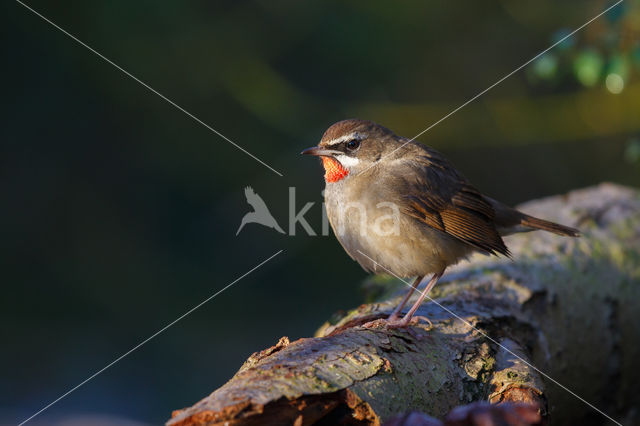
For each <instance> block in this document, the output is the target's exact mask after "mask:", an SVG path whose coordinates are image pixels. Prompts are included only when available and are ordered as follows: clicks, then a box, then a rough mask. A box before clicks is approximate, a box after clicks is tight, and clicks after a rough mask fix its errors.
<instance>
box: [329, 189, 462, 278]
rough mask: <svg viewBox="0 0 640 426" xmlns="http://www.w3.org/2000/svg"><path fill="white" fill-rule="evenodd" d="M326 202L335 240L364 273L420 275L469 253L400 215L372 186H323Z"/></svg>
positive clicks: (439, 233) (406, 216) (449, 239)
mask: <svg viewBox="0 0 640 426" xmlns="http://www.w3.org/2000/svg"><path fill="white" fill-rule="evenodd" d="M355 191H357V192H355ZM325 203H326V209H327V217H328V218H329V222H330V223H331V227H332V228H333V231H334V234H335V235H336V237H337V239H338V241H339V242H340V244H342V246H343V247H344V249H345V250H346V251H347V253H348V254H349V255H350V256H351V257H352V258H353V259H354V260H356V261H357V262H358V263H359V264H360V265H361V266H362V267H363V268H364V269H365V270H367V271H370V272H377V273H388V271H391V272H392V273H393V274H395V275H398V276H400V277H404V278H409V277H414V276H422V275H427V274H432V273H436V272H439V271H441V270H443V269H444V268H445V267H446V266H448V265H451V264H455V263H457V262H458V261H459V260H460V259H462V258H465V257H466V256H467V255H468V254H469V253H470V252H471V248H470V247H469V246H467V245H466V244H464V243H461V242H460V241H458V240H456V239H454V238H453V237H450V236H448V235H447V234H445V233H443V232H440V231H437V230H435V229H432V228H429V227H428V226H426V225H424V224H422V223H420V222H418V221H416V220H415V219H413V218H412V217H410V216H408V215H406V214H404V213H403V212H402V206H401V205H400V204H399V203H397V202H394V201H390V200H389V199H387V198H386V197H383V196H380V191H379V190H377V189H376V187H375V185H348V184H347V185H345V184H344V182H336V183H331V184H327V188H326V189H325ZM387 270H388V271H387Z"/></svg>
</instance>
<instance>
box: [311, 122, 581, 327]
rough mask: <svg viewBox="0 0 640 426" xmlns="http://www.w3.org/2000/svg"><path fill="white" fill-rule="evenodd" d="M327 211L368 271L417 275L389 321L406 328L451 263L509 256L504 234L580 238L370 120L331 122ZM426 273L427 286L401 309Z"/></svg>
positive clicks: (323, 144)
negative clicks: (492, 194)
mask: <svg viewBox="0 0 640 426" xmlns="http://www.w3.org/2000/svg"><path fill="white" fill-rule="evenodd" d="M302 154H305V155H314V156H319V157H320V158H321V160H322V164H323V166H324V170H325V175H324V178H325V181H326V188H325V191H324V197H325V205H326V210H327V216H328V218H329V222H330V224H331V227H332V228H333V231H334V234H335V235H336V237H337V239H338V241H339V242H340V244H341V245H342V247H343V248H344V249H345V251H346V252H347V253H348V254H349V256H351V258H353V259H354V260H356V261H357V262H358V263H359V264H360V265H361V266H362V267H363V268H364V269H365V270H366V271H367V272H373V273H385V272H391V274H393V275H396V276H398V277H401V278H411V277H416V278H415V281H414V282H413V285H412V289H411V290H410V291H409V292H408V293H407V295H406V296H405V297H404V300H402V302H401V303H400V304H399V305H398V306H397V308H396V309H395V310H394V311H393V313H392V314H391V315H390V316H389V318H388V319H387V320H386V324H387V326H389V327H390V328H398V327H406V326H407V325H409V323H410V321H411V319H412V316H413V314H414V313H415V312H416V310H417V309H418V307H419V306H420V304H421V303H422V301H423V299H424V297H425V296H426V295H427V294H428V293H429V291H430V290H431V289H432V288H433V286H434V285H435V284H436V283H437V282H438V279H439V278H440V277H442V275H443V274H444V272H445V270H446V269H447V267H449V266H451V265H454V264H456V263H458V262H459V261H460V260H462V259H465V258H467V257H468V256H469V255H470V254H471V253H473V252H480V253H484V254H487V255H496V256H497V255H503V256H508V257H510V253H509V249H508V248H507V246H506V245H505V243H504V241H503V240H502V236H504V235H508V234H512V233H516V232H527V231H533V230H543V231H548V232H553V233H555V234H558V235H563V236H570V237H577V236H579V232H578V230H577V229H574V228H570V227H568V226H564V225H559V224H557V223H553V222H549V221H546V220H542V219H538V218H535V217H532V216H529V215H527V214H525V213H522V212H520V211H518V210H516V209H513V208H511V207H508V206H506V205H505V204H503V203H501V202H499V201H496V200H494V199H492V198H489V197H487V196H485V195H483V194H482V193H481V192H480V191H478V190H477V189H476V188H475V187H474V186H473V185H472V184H471V183H470V182H469V181H468V180H467V179H466V178H465V177H464V176H463V175H462V174H461V173H460V172H459V171H458V170H456V168H455V167H454V166H453V165H452V164H451V163H450V162H449V161H448V160H447V159H446V158H445V157H444V156H443V155H442V154H440V153H439V152H437V151H436V150H434V149H431V148H429V147H427V146H425V145H422V144H420V143H418V142H415V141H413V140H409V139H407V138H403V137H400V136H397V135H396V134H394V133H393V132H392V131H391V130H389V129H387V128H385V127H383V126H380V125H378V124H376V123H374V122H371V121H367V120H358V119H349V120H344V121H340V122H337V123H335V124H333V125H332V126H331V127H329V129H327V131H326V132H325V133H324V135H323V136H322V139H321V140H320V143H319V144H318V146H315V147H312V148H309V149H306V150H304V151H303V152H302ZM428 275H432V277H431V279H430V280H429V282H428V283H427V285H426V288H425V290H424V292H423V293H422V295H421V296H420V297H419V298H418V300H417V301H416V302H415V303H414V305H413V306H412V307H411V309H409V311H408V312H407V313H406V314H405V315H404V317H401V312H402V310H403V308H404V306H405V304H406V303H407V301H408V300H409V298H410V297H411V294H412V293H413V291H414V290H415V289H416V288H417V287H418V285H419V284H420V282H421V281H422V280H423V279H424V278H425V277H426V276H428Z"/></svg>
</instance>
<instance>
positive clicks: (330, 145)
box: [302, 118, 403, 183]
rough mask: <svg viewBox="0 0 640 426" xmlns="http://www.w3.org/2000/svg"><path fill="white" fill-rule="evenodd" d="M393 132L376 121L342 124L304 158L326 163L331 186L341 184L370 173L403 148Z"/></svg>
mask: <svg viewBox="0 0 640 426" xmlns="http://www.w3.org/2000/svg"><path fill="white" fill-rule="evenodd" d="M402 143H403V142H402V139H400V138H399V137H398V136H396V135H395V134H394V133H393V132H392V131H391V130H389V129H387V128H386V127H383V126H380V125H379V124H376V123H374V122H373V121H368V120H359V119H355V118H352V119H348V120H343V121H338V122H337V123H335V124H333V125H332V126H331V127H329V128H328V129H327V131H326V132H324V135H322V139H321V140H320V143H319V144H318V146H314V147H312V148H308V149H305V150H304V151H302V154H304V155H315V156H319V157H320V158H321V159H322V164H323V166H324V170H325V179H326V181H327V182H329V183H331V182H337V181H340V180H342V179H344V178H346V177H347V176H349V175H355V174H358V173H359V172H361V171H364V170H367V169H369V168H370V167H372V166H373V165H375V163H376V162H378V161H379V160H380V159H381V158H382V157H384V156H385V155H386V154H388V153H391V152H392V151H394V150H395V149H396V148H397V147H399V146H400V145H401V144H402Z"/></svg>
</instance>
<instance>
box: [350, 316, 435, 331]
mask: <svg viewBox="0 0 640 426" xmlns="http://www.w3.org/2000/svg"><path fill="white" fill-rule="evenodd" d="M420 320H424V321H426V322H427V323H429V329H431V328H433V323H432V322H431V320H430V319H429V318H427V317H423V316H414V317H411V318H407V317H406V316H405V317H404V318H400V317H399V316H398V315H391V316H389V318H387V319H383V318H380V319H377V320H373V321H369V322H366V323H364V324H363V325H362V327H364V328H389V329H396V328H406V327H409V326H411V325H415V324H418V323H419V322H420Z"/></svg>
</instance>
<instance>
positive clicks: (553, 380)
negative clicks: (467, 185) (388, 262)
mask: <svg viewBox="0 0 640 426" xmlns="http://www.w3.org/2000/svg"><path fill="white" fill-rule="evenodd" d="M358 252H359V253H360V254H361V255H363V256H365V257H366V258H368V259H369V260H370V261H372V262H373V263H375V264H376V265H377V266H380V267H382V269H384V270H385V271H387V272H388V273H389V274H391V275H393V276H394V277H396V278H397V279H399V280H400V281H402V282H403V283H405V284H406V285H408V286H409V287H411V288H413V289H415V290H416V291H417V292H418V293H420V294H422V295H424V296H425V297H426V298H427V299H429V301H431V302H433V303H435V304H436V305H438V306H439V307H441V308H442V309H444V310H445V311H447V312H448V313H450V314H451V315H453V316H454V317H456V318H458V319H459V320H460V321H462V322H464V323H465V324H467V325H468V326H469V327H471V328H472V329H474V330H475V331H477V332H478V333H480V334H482V335H483V336H484V337H485V338H487V339H489V340H490V341H492V342H493V343H495V344H496V345H498V346H500V347H501V348H502V349H504V350H505V351H507V352H509V353H510V354H511V355H513V356H515V357H516V358H518V359H519V360H520V361H522V362H524V363H525V364H527V365H528V366H529V367H531V368H533V369H534V370H536V371H537V372H538V373H540V374H542V375H543V376H544V377H546V378H547V379H549V380H550V381H552V382H553V383H555V384H556V385H558V386H560V387H561V388H562V389H564V390H565V391H567V392H569V393H570V394H571V395H573V396H575V397H576V398H578V399H579V400H580V401H582V402H584V403H585V404H587V405H588V406H589V407H591V408H593V409H594V410H596V411H597V412H598V413H600V414H602V415H603V416H604V417H606V418H607V419H609V420H611V421H612V422H613V423H615V424H617V425H618V426H622V423H619V422H617V421H616V420H614V419H613V418H611V417H610V416H609V415H607V413H605V412H604V411H602V410H601V409H599V408H598V407H596V406H595V405H593V404H592V403H590V402H589V401H587V400H586V399H584V398H582V397H581V396H580V395H578V394H577V393H575V392H573V391H572V390H571V389H569V388H567V387H566V386H564V385H563V384H562V383H560V382H558V381H557V380H555V379H554V378H553V377H551V376H549V375H548V374H547V373H545V372H544V371H542V370H540V369H539V368H538V367H536V366H535V365H533V364H531V363H529V362H528V361H526V360H525V359H523V358H521V357H520V356H519V355H517V354H516V353H514V352H513V351H512V350H510V349H509V348H507V347H505V346H504V345H502V344H500V343H498V342H497V341H496V340H495V339H493V338H492V337H490V336H488V335H487V334H486V333H484V332H483V331H481V330H479V329H477V328H476V327H474V326H473V325H472V324H471V323H470V322H469V321H467V320H465V319H464V318H462V317H460V316H459V315H457V314H456V313H455V312H453V311H452V310H451V309H449V308H447V307H446V306H443V305H441V304H440V303H438V302H436V301H435V300H433V299H432V298H431V297H429V296H428V295H426V294H424V291H420V290H419V289H418V288H417V286H416V287H414V286H413V285H412V284H411V283H409V282H407V281H405V280H403V279H402V278H400V277H399V276H397V275H396V274H394V273H393V272H391V271H390V270H389V269H387V268H386V267H385V266H384V265H381V264H379V263H378V262H376V261H375V260H373V259H372V258H370V257H369V256H367V255H366V254H365V253H363V252H362V251H360V250H358Z"/></svg>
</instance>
